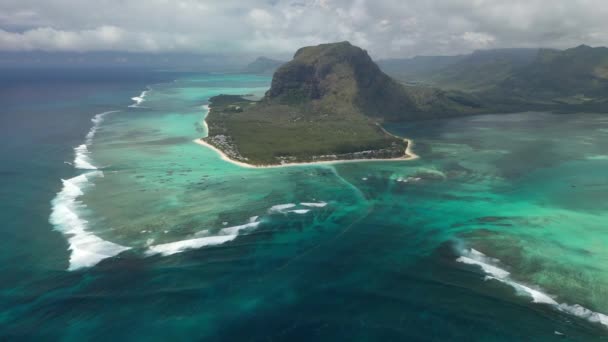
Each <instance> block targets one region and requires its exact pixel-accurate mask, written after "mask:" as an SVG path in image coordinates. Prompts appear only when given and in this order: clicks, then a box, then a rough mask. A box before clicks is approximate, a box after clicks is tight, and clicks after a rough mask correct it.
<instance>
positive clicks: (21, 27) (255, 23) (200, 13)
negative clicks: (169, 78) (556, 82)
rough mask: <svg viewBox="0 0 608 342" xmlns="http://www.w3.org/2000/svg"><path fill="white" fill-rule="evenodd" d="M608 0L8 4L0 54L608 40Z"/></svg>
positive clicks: (385, 51) (412, 48)
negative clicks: (340, 43)
mask: <svg viewBox="0 0 608 342" xmlns="http://www.w3.org/2000/svg"><path fill="white" fill-rule="evenodd" d="M606 17H608V5H606V3H605V0H570V1H554V0H510V1H503V0H425V1H420V0H375V1H372V0H354V1H352V0H309V1H304V0H250V1H247V2H246V4H245V2H243V1H240V0H222V1H201V0H177V1H166V0H104V1H100V2H97V3H93V2H90V1H80V0H44V1H42V0H4V1H2V2H0V50H4V51H30V50H45V51H106V50H110V51H137V52H197V53H216V54H241V55H262V54H264V55H289V54H291V53H293V52H294V51H295V50H296V49H297V48H298V47H300V46H303V45H311V44H318V43H323V42H331V41H341V40H349V41H351V42H353V43H354V44H358V45H361V46H362V47H364V48H366V49H368V50H369V51H370V52H371V54H372V55H373V56H374V57H376V58H379V57H399V56H412V55H416V54H427V55H428V54H456V53H463V52H469V51H471V50H473V49H479V48H498V47H518V46H522V47H526V46H528V47H530V46H544V47H558V48H564V47H570V46H574V45H578V44H581V43H586V44H589V45H606V44H608V21H607V20H605V18H606Z"/></svg>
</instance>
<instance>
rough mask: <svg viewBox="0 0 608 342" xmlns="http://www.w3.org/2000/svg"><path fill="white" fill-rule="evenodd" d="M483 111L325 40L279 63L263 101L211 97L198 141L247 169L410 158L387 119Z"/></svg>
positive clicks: (345, 45)
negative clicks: (403, 78) (203, 133)
mask: <svg viewBox="0 0 608 342" xmlns="http://www.w3.org/2000/svg"><path fill="white" fill-rule="evenodd" d="M481 110H482V108H481V106H480V105H479V104H478V103H477V102H476V101H475V100H474V99H473V98H470V97H467V96H466V95H464V94H460V93H457V92H446V91H442V90H439V89H434V88H430V87H415V86H407V85H405V84H402V83H399V82H397V81H395V80H393V79H392V78H390V77H389V76H388V75H386V74H385V73H383V72H382V71H381V70H380V69H379V67H378V66H377V65H376V64H375V63H374V62H373V61H372V59H371V57H370V56H369V55H368V54H367V52H366V51H365V50H363V49H361V48H359V47H356V46H353V45H351V44H350V43H349V42H340V43H332V44H322V45H318V46H311V47H304V48H301V49H299V50H298V51H297V52H296V54H295V56H294V58H293V60H292V61H290V62H288V63H286V64H284V65H282V66H281V67H279V69H278V70H277V71H276V72H275V73H274V75H273V79H272V83H271V87H270V89H269V90H268V91H267V92H266V94H265V96H264V97H263V98H262V99H261V100H259V101H252V100H250V99H247V98H246V97H244V96H234V95H219V96H216V97H213V98H211V99H210V103H209V113H208V114H207V117H206V118H205V122H206V125H207V127H208V129H207V131H208V135H207V137H205V138H202V139H201V140H200V141H198V142H199V143H201V144H205V145H208V146H210V147H212V148H214V149H216V150H217V151H218V152H220V153H221V154H222V155H223V156H224V158H226V159H227V160H230V161H233V162H238V163H241V165H250V166H272V165H287V164H297V163H313V162H336V161H353V160H356V161H361V160H379V159H380V160H407V159H413V158H415V157H416V156H415V155H414V154H413V153H412V152H411V144H412V143H411V141H410V140H408V139H406V138H403V137H397V136H395V135H393V134H390V133H389V132H387V131H386V130H385V129H384V128H383V126H382V125H383V124H384V123H387V122H399V121H407V120H416V119H432V118H438V117H446V116H453V115H464V114H473V113H477V112H480V111H481Z"/></svg>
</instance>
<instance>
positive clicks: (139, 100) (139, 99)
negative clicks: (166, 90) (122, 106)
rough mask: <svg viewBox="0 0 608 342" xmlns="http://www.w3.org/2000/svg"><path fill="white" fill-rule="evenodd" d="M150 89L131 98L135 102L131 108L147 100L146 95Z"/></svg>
mask: <svg viewBox="0 0 608 342" xmlns="http://www.w3.org/2000/svg"><path fill="white" fill-rule="evenodd" d="M149 91H150V90H149V89H148V90H144V91H142V92H141V94H139V96H135V97H132V98H131V100H133V101H134V102H135V103H134V104H132V105H130V106H129V107H130V108H138V107H139V105H140V104H142V102H144V101H145V100H146V95H148V92H149Z"/></svg>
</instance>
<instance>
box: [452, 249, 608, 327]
mask: <svg viewBox="0 0 608 342" xmlns="http://www.w3.org/2000/svg"><path fill="white" fill-rule="evenodd" d="M456 261H458V262H461V263H464V264H468V265H477V266H479V267H481V269H482V270H483V271H484V272H485V273H486V274H487V276H486V278H485V279H486V280H490V279H493V280H498V281H500V282H502V283H504V284H507V285H509V286H511V287H513V288H514V289H515V291H517V293H520V294H523V295H526V296H529V297H531V299H532V302H534V303H539V304H548V305H551V306H553V307H554V308H556V309H557V310H559V311H562V312H566V313H568V314H571V315H574V316H577V317H580V318H583V319H586V320H588V321H590V322H594V323H600V324H602V325H604V326H606V327H608V316H607V315H605V314H602V313H599V312H595V311H591V310H589V309H587V308H585V307H583V306H581V305H579V304H574V305H570V304H566V303H559V302H557V300H555V299H554V298H553V297H551V296H550V295H548V294H546V293H544V292H543V291H541V290H537V289H533V288H531V287H530V286H527V285H524V284H522V283H520V282H517V281H514V280H513V279H511V278H510V275H511V274H510V273H509V272H508V271H507V270H504V269H502V268H500V267H498V266H497V265H496V264H497V263H498V262H499V261H500V260H498V259H494V258H490V257H487V256H486V255H485V254H483V253H481V252H479V251H477V250H475V249H473V248H471V249H468V250H464V251H463V252H462V256H460V257H459V258H457V259H456Z"/></svg>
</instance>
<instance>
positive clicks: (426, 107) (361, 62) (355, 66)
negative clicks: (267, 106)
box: [265, 42, 467, 120]
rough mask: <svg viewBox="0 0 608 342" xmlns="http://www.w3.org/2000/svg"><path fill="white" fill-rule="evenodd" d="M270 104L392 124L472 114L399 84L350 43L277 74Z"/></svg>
mask: <svg viewBox="0 0 608 342" xmlns="http://www.w3.org/2000/svg"><path fill="white" fill-rule="evenodd" d="M265 101H267V102H270V103H281V104H288V105H300V106H306V107H309V109H310V112H312V113H340V114H346V113H348V112H349V111H350V112H352V111H357V112H359V113H362V114H365V115H367V116H370V117H374V118H379V119H387V120H400V119H408V118H423V117H426V116H430V115H436V114H438V113H441V112H446V111H448V112H449V111H452V112H454V113H460V112H462V111H464V110H466V109H467V108H466V107H467V105H464V104H462V103H458V101H455V100H453V99H450V98H448V97H447V96H446V95H445V94H444V93H443V92H441V91H438V90H433V89H429V88H426V89H417V88H412V87H406V86H404V85H402V84H400V83H398V82H397V81H395V80H393V79H392V78H390V77H389V76H388V75H386V74H385V73H383V72H382V71H381V70H380V68H379V67H378V66H377V65H376V63H374V61H373V60H372V59H371V58H370V56H369V55H368V54H367V52H366V51H365V50H363V49H361V48H359V47H356V46H353V45H351V44H350V43H349V42H341V43H333V44H322V45H318V46H311V47H304V48H301V49H299V50H298V51H297V52H296V54H295V56H294V58H293V60H292V61H290V62H288V63H286V64H284V65H283V66H281V67H280V68H279V69H278V70H277V71H276V72H275V74H274V76H273V79H272V86H271V88H270V90H269V91H268V92H267V93H266V97H265ZM445 114H448V113H445Z"/></svg>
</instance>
